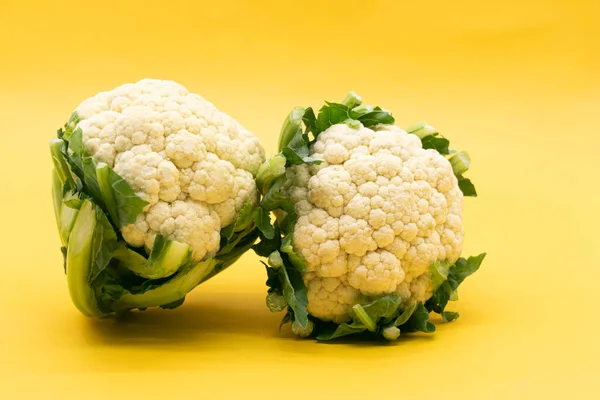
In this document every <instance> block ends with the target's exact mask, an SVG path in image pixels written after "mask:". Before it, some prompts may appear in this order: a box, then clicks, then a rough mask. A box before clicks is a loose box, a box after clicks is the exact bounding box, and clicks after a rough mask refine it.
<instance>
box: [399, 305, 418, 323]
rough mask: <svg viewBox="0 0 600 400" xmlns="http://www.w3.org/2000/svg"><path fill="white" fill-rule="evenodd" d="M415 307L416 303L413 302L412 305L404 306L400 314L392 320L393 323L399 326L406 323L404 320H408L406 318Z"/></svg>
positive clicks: (411, 313)
mask: <svg viewBox="0 0 600 400" xmlns="http://www.w3.org/2000/svg"><path fill="white" fill-rule="evenodd" d="M416 309H417V304H416V303H415V304H413V305H412V306H410V307H408V308H406V309H405V310H404V311H402V314H400V315H399V316H398V318H396V321H394V325H396V326H400V325H404V324H405V323H406V321H408V319H409V318H410V317H411V316H412V315H413V313H414V312H415V310H416Z"/></svg>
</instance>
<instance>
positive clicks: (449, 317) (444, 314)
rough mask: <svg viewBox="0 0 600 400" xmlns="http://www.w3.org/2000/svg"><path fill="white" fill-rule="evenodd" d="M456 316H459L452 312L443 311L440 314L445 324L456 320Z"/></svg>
mask: <svg viewBox="0 0 600 400" xmlns="http://www.w3.org/2000/svg"><path fill="white" fill-rule="evenodd" d="M458 316H459V314H458V313H457V312H452V311H444V312H442V318H443V319H444V321H446V322H452V321H454V320H455V319H456V318H458Z"/></svg>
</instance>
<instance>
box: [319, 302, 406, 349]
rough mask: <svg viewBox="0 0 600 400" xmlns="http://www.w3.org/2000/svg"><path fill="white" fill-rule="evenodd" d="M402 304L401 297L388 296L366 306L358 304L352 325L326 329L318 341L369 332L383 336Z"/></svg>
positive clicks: (345, 324)
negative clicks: (384, 330)
mask: <svg viewBox="0 0 600 400" xmlns="http://www.w3.org/2000/svg"><path fill="white" fill-rule="evenodd" d="M401 302H402V300H401V299H400V297H398V296H396V295H394V294H388V295H386V296H383V297H380V298H379V299H377V300H374V301H372V302H370V303H368V304H365V305H361V304H356V305H355V306H353V307H352V310H353V315H352V322H351V323H349V324H348V323H343V324H339V325H337V326H336V327H335V329H326V330H325V331H324V332H322V333H320V334H318V335H317V340H331V339H335V338H339V337H342V336H348V335H353V334H357V333H361V332H364V331H367V330H368V331H370V332H373V333H375V332H378V333H379V334H382V335H383V329H384V328H385V327H386V326H387V325H388V324H389V322H391V321H393V320H394V319H395V318H396V316H397V315H398V314H399V306H400V304H401Z"/></svg>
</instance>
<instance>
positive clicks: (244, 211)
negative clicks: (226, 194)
mask: <svg viewBox="0 0 600 400" xmlns="http://www.w3.org/2000/svg"><path fill="white" fill-rule="evenodd" d="M253 212H254V204H252V203H251V202H249V201H248V202H246V203H245V204H244V205H243V206H242V208H241V209H240V211H239V213H238V216H237V219H236V220H235V229H234V231H235V232H241V231H243V230H245V229H248V228H249V227H250V224H251V223H252V219H253Z"/></svg>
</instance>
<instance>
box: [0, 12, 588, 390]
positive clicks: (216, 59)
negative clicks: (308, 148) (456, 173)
mask: <svg viewBox="0 0 600 400" xmlns="http://www.w3.org/2000/svg"><path fill="white" fill-rule="evenodd" d="M320 3H321V2H320V1H308V0H305V1H297V2H287V1H277V2H276V1H246V2H243V1H238V2H232V1H225V0H220V1H211V2H199V1H197V2H192V1H190V2H183V1H177V0H168V1H163V0H161V1H154V0H152V1H139V2H127V1H124V0H121V1H116V0H115V1H113V0H107V1H103V2H88V1H81V0H79V1H58V0H55V1H45V0H44V1H42V0H40V1H38V2H33V1H20V0H0V135H1V142H0V143H1V147H2V151H1V152H0V188H1V189H0V190H1V192H2V195H1V197H0V215H1V218H0V221H1V227H0V248H1V249H2V252H1V254H2V255H1V256H0V266H1V276H0V324H1V327H0V377H1V378H0V380H1V381H2V383H1V384H0V398H4V399H12V398H28V397H32V398H61V399H62V398H71V397H73V398H77V397H79V398H86V399H91V398H115V399H116V398H125V397H126V396H128V398H153V397H162V398H165V399H175V398H206V399H212V398H229V397H233V396H234V395H238V396H240V397H252V396H254V395H256V396H260V397H262V398H274V397H276V398H282V399H287V398H299V399H307V398H314V399H318V398H346V399H349V398H355V397H356V398H358V397H359V396H363V398H367V396H369V397H368V398H375V397H377V398H384V397H385V398H398V399H402V398H409V397H410V398H434V397H436V398H441V397H442V396H444V398H459V397H460V398H492V397H499V398H506V397H508V396H515V397H517V398H533V396H537V395H544V396H545V397H547V398H554V397H559V396H560V397H563V396H568V397H569V398H591V397H593V393H594V392H595V393H596V395H597V394H598V393H599V392H600V384H599V380H598V377H597V374H598V360H599V358H600V351H599V348H600V346H599V345H598V340H597V339H596V338H597V337H598V328H600V324H598V316H597V315H596V312H597V310H598V306H599V305H600V304H599V302H598V294H597V291H598V280H599V279H600V272H599V271H600V263H599V261H598V254H599V253H598V251H599V250H598V249H599V247H600V246H599V245H600V240H599V239H598V227H599V225H600V218H599V216H600V212H599V211H598V209H599V204H600V203H599V201H598V195H600V189H599V184H600V179H599V174H600V162H599V161H598V159H599V156H598V149H599V148H600V139H599V138H600V123H599V118H598V117H599V112H600V56H599V54H600V28H598V21H599V20H600V3H599V2H597V1H574V0H555V1H541V0H537V1H519V0H508V1H497V2H487V1H481V0H469V1H463V0H457V1H452V2H449V1H434V2H403V1H372V2H367V1H350V0H348V1H336V2H333V1H332V2H327V4H325V5H324V4H320ZM323 3H325V2H323ZM96 4H101V5H96ZM143 77H156V78H165V79H173V80H176V81H178V82H180V83H182V84H184V85H185V86H187V87H188V88H189V89H190V90H191V91H194V92H197V93H200V94H202V95H203V96H205V97H206V98H208V99H209V100H211V101H212V102H214V103H215V104H216V105H217V106H218V107H219V108H220V109H221V110H223V111H225V112H227V113H229V114H231V115H232V116H235V117H236V118H237V119H238V120H239V121H240V122H241V123H242V124H244V125H245V126H246V127H248V128H249V129H250V130H252V131H253V132H255V133H256V134H257V135H258V136H259V137H260V139H261V140H262V141H263V143H264V145H265V147H266V149H267V152H268V153H269V154H271V153H272V152H273V151H274V150H275V144H276V136H277V134H278V130H279V126H280V123H281V121H282V120H283V118H284V116H285V115H286V113H287V112H288V110H289V109H291V108H292V107H293V106H295V105H313V106H319V105H320V104H322V101H323V100H324V99H327V100H333V101H335V100H337V101H339V100H341V99H342V98H343V97H344V95H345V94H346V92H347V91H348V90H351V89H352V90H355V91H357V92H358V93H359V94H361V95H362V96H363V98H364V99H365V101H366V102H368V103H375V104H379V105H381V106H384V107H385V108H388V109H390V110H393V111H394V114H395V116H396V119H397V121H398V123H399V124H400V125H401V126H404V127H406V126H407V125H409V124H412V123H414V122H418V121H421V120H424V119H426V120H427V121H428V122H429V123H431V124H432V125H434V126H435V127H437V128H438V129H439V130H440V131H441V132H442V133H443V134H445V135H446V136H448V137H449V138H450V139H451V141H452V144H453V146H454V147H455V148H459V149H468V150H469V151H470V154H471V155H472V159H473V166H472V170H471V171H470V172H469V177H471V178H472V179H473V181H474V182H475V183H476V185H477V188H478V191H479V194H480V197H478V198H476V199H468V200H467V201H466V220H465V224H466V230H467V236H466V242H465V249H464V250H465V251H464V253H465V254H476V253H478V252H480V251H487V252H488V258H487V259H486V260H485V262H484V265H483V267H482V269H481V270H480V272H478V273H477V274H476V275H475V276H474V277H472V278H470V279H469V280H467V282H466V283H465V285H464V287H463V288H462V289H461V293H460V294H461V300H460V301H459V302H458V303H455V304H452V306H453V307H452V309H453V310H456V311H460V312H461V318H460V319H459V320H457V321H456V322H455V323H452V324H446V325H440V326H439V327H438V332H437V333H436V334H435V335H433V336H426V335H415V336H410V337H405V338H403V339H402V340H400V341H398V342H397V343H393V344H389V345H365V344H331V345H324V344H318V343H316V342H314V341H311V340H297V339H294V338H292V337H291V335H290V334H289V332H288V331H287V330H284V331H283V333H282V334H280V333H278V331H277V327H278V322H279V319H280V317H281V316H280V315H274V314H270V313H269V311H268V310H267V309H266V308H265V307H264V293H265V287H264V280H265V277H264V275H263V268H262V266H261V265H260V264H259V263H258V260H257V258H256V257H255V256H254V255H252V254H248V255H246V256H245V257H244V258H243V260H242V261H241V262H240V263H239V264H237V265H236V266H235V268H232V269H230V270H228V271H227V272H225V273H224V274H223V275H221V276H219V277H218V278H215V279H214V280H213V281H211V282H209V283H207V284H205V285H202V286H201V287H199V288H197V289H196V290H195V291H194V292H193V294H192V295H190V296H189V298H188V300H187V301H186V303H185V304H184V306H183V307H181V308H179V309H177V310H175V311H169V312H164V311H163V312H161V311H152V312H146V313H136V314H134V315H132V316H131V317H130V318H127V319H126V320H125V321H122V322H118V323H117V322H114V321H92V320H88V319H85V318H84V317H82V316H81V315H79V313H78V312H77V311H76V310H75V308H74V307H72V306H71V303H70V299H69V297H68V292H67V289H66V283H65V279H64V276H63V273H62V265H61V262H62V260H61V255H60V251H59V240H58V235H57V233H56V232H55V224H54V220H53V218H54V216H53V212H52V201H51V196H50V168H51V163H50V158H49V155H48V149H47V143H48V140H49V139H50V138H51V137H52V136H53V135H54V133H55V130H56V128H57V127H59V126H60V125H62V123H63V122H64V121H65V119H66V118H68V116H69V114H70V112H71V110H72V109H73V108H74V107H75V106H76V105H77V104H78V103H79V102H80V101H81V100H83V99H84V98H86V97H88V96H91V95H93V94H95V93H96V92H98V91H101V90H107V89H111V88H112V87H114V86H117V85H119V84H121V83H125V82H129V81H135V80H138V79H140V78H143ZM342 395H343V397H342Z"/></svg>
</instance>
